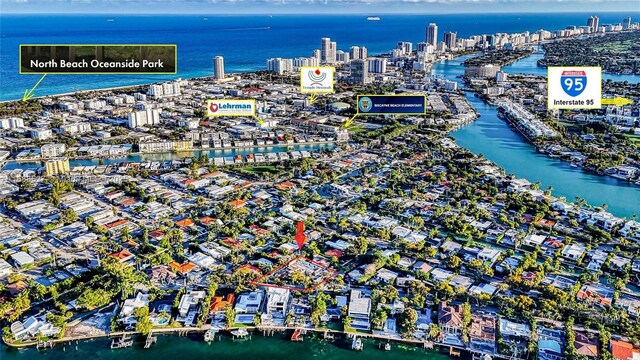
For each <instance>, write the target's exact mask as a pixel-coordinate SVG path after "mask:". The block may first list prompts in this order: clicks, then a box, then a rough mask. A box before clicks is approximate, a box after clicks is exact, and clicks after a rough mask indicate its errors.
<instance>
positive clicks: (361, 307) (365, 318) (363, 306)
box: [348, 290, 371, 330]
mask: <svg viewBox="0 0 640 360" xmlns="http://www.w3.org/2000/svg"><path fill="white" fill-rule="evenodd" d="M370 315H371V298H370V297H369V296H367V295H366V294H365V293H364V292H362V291H361V290H351V294H350V296H349V307H348V316H349V318H350V319H351V327H352V328H354V329H359V330H369V329H370V328H371V324H370V323H369V316H370Z"/></svg>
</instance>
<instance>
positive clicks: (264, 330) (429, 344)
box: [1, 326, 507, 359]
mask: <svg viewBox="0 0 640 360" xmlns="http://www.w3.org/2000/svg"><path fill="white" fill-rule="evenodd" d="M211 329H212V328H211V327H210V326H208V327H207V326H204V327H200V328H198V327H179V328H157V329H152V330H151V331H150V332H149V334H147V335H143V334H142V333H141V332H138V331H117V332H110V333H106V334H102V335H89V336H76V337H64V338H61V339H49V340H47V342H50V343H51V344H53V345H58V344H63V345H64V344H65V343H72V342H74V341H75V342H78V341H88V340H97V339H114V338H117V337H120V336H125V335H129V336H137V337H140V336H142V337H146V336H154V335H168V336H176V335H177V336H182V334H185V335H186V334H189V333H198V334H200V333H205V332H207V331H208V330H211ZM239 329H244V330H247V331H248V332H249V336H251V335H252V334H254V333H257V334H260V335H261V336H263V337H266V338H269V337H272V336H273V334H274V333H275V332H277V333H281V334H283V335H286V332H287V331H295V330H299V329H301V328H298V327H292V326H264V327H263V326H234V327H230V328H225V329H218V330H217V331H218V332H224V333H226V335H227V336H233V335H231V334H230V332H231V331H234V330H239ZM301 330H303V331H304V332H312V333H314V334H318V335H320V337H319V338H317V339H323V337H322V336H323V335H324V334H326V333H329V334H331V335H336V334H338V335H340V336H342V337H344V339H343V340H348V339H353V337H358V338H365V339H371V340H374V341H378V340H383V341H386V342H393V343H396V344H405V345H411V346H415V347H417V348H422V349H425V350H432V351H442V350H443V349H446V348H449V353H448V354H447V356H452V354H451V351H457V352H458V354H459V353H460V352H465V353H470V352H472V351H473V350H472V349H470V348H467V347H461V346H459V345H452V344H445V343H439V342H436V341H433V340H426V339H425V340H419V339H406V338H402V337H392V336H385V335H381V334H373V333H360V332H351V331H345V330H334V329H329V328H313V329H309V328H302V329H301ZM269 334H271V335H269ZM285 337H286V336H285ZM324 339H326V338H324ZM249 340H250V339H249ZM283 340H284V341H287V340H286V339H283ZM330 340H334V341H335V340H336V339H335V338H331V339H330ZM1 342H2V343H3V344H4V345H5V346H7V348H12V349H17V350H20V349H27V348H32V347H37V345H38V344H39V342H38V341H31V342H28V343H20V344H14V343H8V342H6V341H4V339H2V341H1ZM199 342H200V341H199ZM201 342H203V343H206V341H204V339H202V341H201ZM211 342H216V341H211ZM131 347H132V346H131ZM131 347H128V348H131ZM48 348H49V349H51V348H53V346H50V347H48ZM44 349H45V350H46V349H47V347H45V348H44ZM454 349H455V350H454ZM114 350H118V349H114ZM352 351H357V350H355V349H352ZM476 352H477V351H476ZM486 354H488V353H486ZM458 356H459V355H458ZM490 356H492V357H496V358H505V359H506V358H507V356H505V355H502V354H490Z"/></svg>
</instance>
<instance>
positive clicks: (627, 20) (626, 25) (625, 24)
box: [622, 16, 631, 29]
mask: <svg viewBox="0 0 640 360" xmlns="http://www.w3.org/2000/svg"><path fill="white" fill-rule="evenodd" d="M622 28H623V29H629V28H631V16H627V17H626V18H624V20H622Z"/></svg>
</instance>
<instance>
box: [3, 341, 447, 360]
mask: <svg viewBox="0 0 640 360" xmlns="http://www.w3.org/2000/svg"><path fill="white" fill-rule="evenodd" d="M309 336H311V335H304V337H305V339H304V341H303V342H291V341H289V340H288V339H287V338H286V337H284V336H282V335H276V336H273V337H263V336H259V335H253V336H252V339H251V340H247V341H246V342H233V341H232V340H230V339H229V338H228V337H223V338H222V341H216V342H212V343H210V344H207V343H205V342H203V341H202V335H195V336H194V337H193V338H192V337H178V336H173V335H168V336H159V337H158V342H157V343H156V344H155V345H152V347H151V348H150V349H144V348H143V345H144V342H141V343H136V344H134V346H133V347H132V348H129V349H117V350H111V349H110V348H109V340H108V339H96V340H91V341H81V342H79V344H78V349H77V350H76V345H75V343H74V344H73V345H66V347H65V349H64V350H63V346H62V345H60V344H59V345H56V346H55V347H54V348H53V349H48V350H46V351H38V350H36V349H35V348H28V349H22V350H16V349H6V348H4V349H3V348H2V347H4V345H0V358H1V359H2V360H14V359H30V360H36V359H42V360H49V359H52V360H53V359H101V360H159V359H187V357H185V355H186V354H188V359H189V360H192V359H193V360H204V359H217V360H224V359H246V360H253V359H256V357H259V359H279V360H312V359H314V360H315V359H321V360H324V359H331V360H358V359H362V360H365V359H366V360H390V359H403V360H414V359H415V360H418V359H420V360H425V359H426V360H446V359H449V357H448V356H447V355H446V354H444V353H439V352H438V351H436V350H424V349H422V348H420V347H416V346H409V345H402V344H398V343H392V349H393V350H392V351H383V350H380V349H378V347H377V343H376V342H375V341H373V340H365V341H364V350H363V351H361V352H358V351H353V350H351V349H350V345H351V344H350V343H347V342H345V341H343V340H335V341H328V340H324V339H322V340H320V339H316V340H311V339H309Z"/></svg>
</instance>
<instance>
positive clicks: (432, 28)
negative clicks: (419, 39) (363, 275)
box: [425, 23, 438, 46]
mask: <svg viewBox="0 0 640 360" xmlns="http://www.w3.org/2000/svg"><path fill="white" fill-rule="evenodd" d="M425 41H426V43H427V44H431V45H433V46H436V45H437V44H438V25H436V23H431V24H429V26H427V33H426V37H425Z"/></svg>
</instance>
